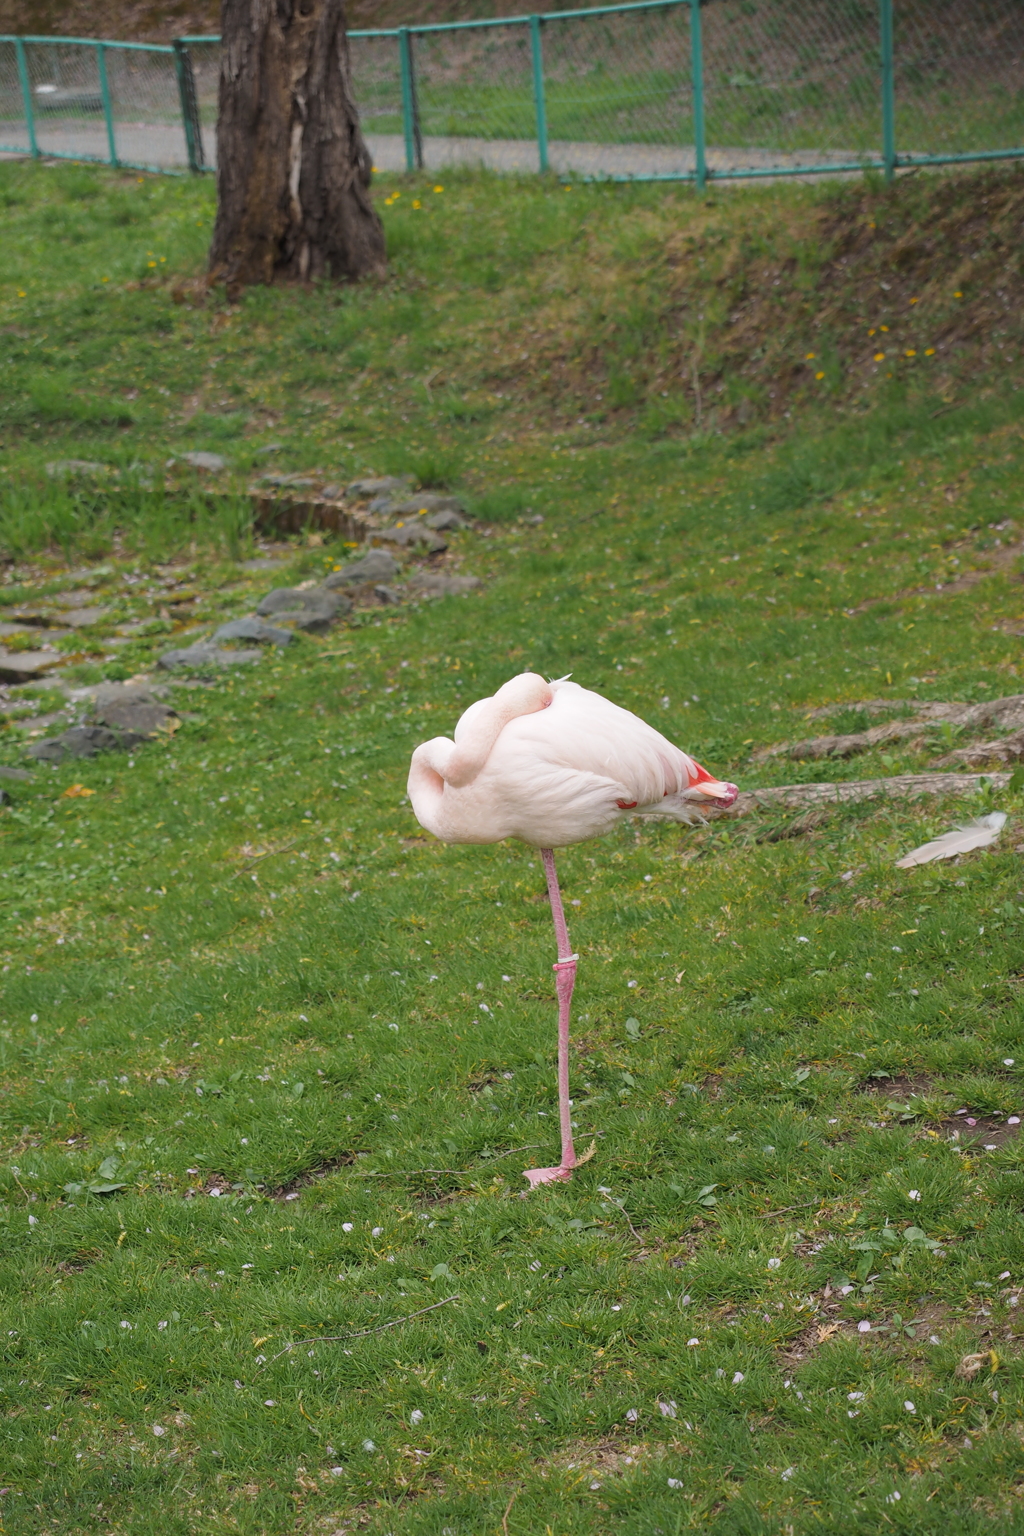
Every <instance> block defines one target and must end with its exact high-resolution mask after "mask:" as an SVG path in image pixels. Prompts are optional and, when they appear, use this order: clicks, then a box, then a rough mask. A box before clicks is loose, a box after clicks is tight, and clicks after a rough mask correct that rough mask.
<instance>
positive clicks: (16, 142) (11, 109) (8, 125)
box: [0, 38, 31, 154]
mask: <svg viewBox="0 0 1024 1536" xmlns="http://www.w3.org/2000/svg"><path fill="white" fill-rule="evenodd" d="M30 148H31V145H30V143H29V136H28V123H27V122H26V121H25V96H24V93H23V91H22V89H21V77H20V75H19V73H18V50H17V44H16V43H15V42H14V39H13V38H2V39H0V151H6V152H7V153H9V154H28V152H29V150H30Z"/></svg>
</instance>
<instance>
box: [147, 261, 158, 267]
mask: <svg viewBox="0 0 1024 1536" xmlns="http://www.w3.org/2000/svg"><path fill="white" fill-rule="evenodd" d="M146 266H147V267H155V266H156V262H155V261H147V262H146Z"/></svg>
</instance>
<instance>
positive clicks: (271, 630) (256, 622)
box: [213, 617, 292, 646]
mask: <svg viewBox="0 0 1024 1536" xmlns="http://www.w3.org/2000/svg"><path fill="white" fill-rule="evenodd" d="M291 639H292V637H291V634H290V632H289V631H288V630H287V629H277V628H276V627H275V626H274V625H273V624H264V622H263V620H262V619H257V618H252V617H250V618H245V619H232V620H231V622H230V623H229V624H222V625H221V626H220V629H217V630H214V633H213V642H214V644H215V645H216V644H217V643H218V642H219V641H221V640H252V641H254V642H255V643H256V644H257V645H280V646H286V645H290V644H291Z"/></svg>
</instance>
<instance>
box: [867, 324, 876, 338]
mask: <svg viewBox="0 0 1024 1536" xmlns="http://www.w3.org/2000/svg"><path fill="white" fill-rule="evenodd" d="M874 334H875V327H874V326H872V327H871V329H870V331H868V335H869V336H873V335H874Z"/></svg>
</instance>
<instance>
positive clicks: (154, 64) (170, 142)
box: [104, 46, 188, 170]
mask: <svg viewBox="0 0 1024 1536" xmlns="http://www.w3.org/2000/svg"><path fill="white" fill-rule="evenodd" d="M104 58H105V60H106V71H107V80H108V83H109V87H110V100H111V108H112V115H113V120H114V142H115V145H116V149H117V158H118V160H119V162H120V163H121V164H122V165H150V166H157V167H159V168H160V169H161V170H184V169H186V168H187V166H188V148H187V145H186V142H185V129H184V124H183V122H182V115H181V96H180V92H179V90H178V78H177V75H176V73H175V68H174V55H173V54H172V53H169V52H168V53H157V52H155V51H153V50H151V49H148V48H147V49H142V48H130V49H129V48H117V47H114V46H110V47H107V48H105V49H104Z"/></svg>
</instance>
